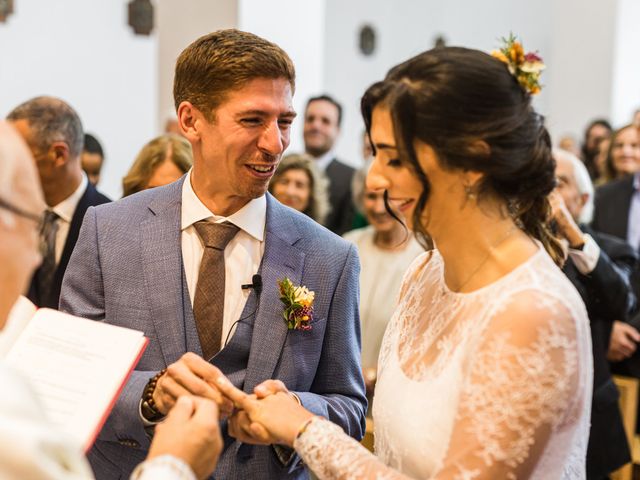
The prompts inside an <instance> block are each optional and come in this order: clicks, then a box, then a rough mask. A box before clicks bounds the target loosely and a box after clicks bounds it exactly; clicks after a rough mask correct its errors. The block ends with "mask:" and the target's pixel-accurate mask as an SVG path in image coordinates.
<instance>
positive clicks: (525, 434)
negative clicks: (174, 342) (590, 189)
mask: <svg viewBox="0 0 640 480" xmlns="http://www.w3.org/2000/svg"><path fill="white" fill-rule="evenodd" d="M503 60H504V59H503ZM512 71H514V69H512ZM517 73H518V72H517V70H516V74H517ZM518 80H521V78H520V79H517V78H515V77H514V76H513V75H512V74H511V73H510V71H509V69H508V68H507V67H506V66H505V64H504V63H503V62H501V61H500V60H499V59H496V58H493V57H492V56H489V55H487V54H485V53H482V52H479V51H476V50H469V49H464V48H453V47H452V48H437V49H434V50H430V51H428V52H425V53H422V54H420V55H418V56H416V57H414V58H412V59H410V60H408V61H406V62H405V63H402V64H400V65H398V66H396V67H395V68H393V69H392V70H391V71H390V72H389V73H388V74H387V76H386V78H385V79H384V81H382V82H379V83H376V84H374V85H373V86H371V87H370V88H369V89H368V90H367V92H366V93H365V95H364V97H363V99H362V111H363V115H364V119H365V122H366V125H367V127H368V130H369V132H370V135H371V140H372V143H373V146H374V147H375V152H376V156H375V161H374V164H373V166H372V168H371V171H370V173H369V177H368V179H367V182H368V185H369V186H370V187H371V188H375V189H378V190H381V191H382V190H384V191H385V195H386V196H387V198H388V202H389V203H390V204H391V205H393V206H394V207H395V208H397V209H398V210H400V211H401V212H402V213H403V214H404V215H405V217H406V218H407V219H408V226H409V227H410V228H412V229H413V230H414V231H415V233H416V236H417V237H418V238H420V239H422V241H423V242H424V243H425V245H426V246H427V247H429V248H428V251H427V252H426V253H425V254H423V255H422V256H421V257H419V258H418V259H417V260H416V261H415V262H414V264H413V265H412V266H411V268H410V269H409V271H408V272H407V274H406V276H405V279H404V282H403V286H402V289H401V292H400V296H399V300H398V305H397V308H396V311H395V314H394V316H393V318H392V320H391V322H390V324H389V326H388V328H387V331H386V334H385V338H384V340H383V346H382V350H381V353H380V360H379V365H380V367H379V374H378V383H377V387H376V397H375V404H374V410H373V417H374V424H375V446H376V453H377V457H376V456H373V455H372V454H370V453H369V452H368V451H367V450H365V449H364V448H363V447H361V446H360V444H358V443H357V442H356V441H355V440H353V439H351V438H349V437H348V436H347V435H346V434H345V433H343V432H342V430H341V429H340V428H339V427H338V426H336V425H334V424H332V423H331V422H329V421H328V420H325V419H322V418H320V417H316V416H313V414H311V413H310V412H308V411H307V410H305V409H304V408H303V407H302V406H300V405H299V404H298V403H296V401H295V399H293V398H292V396H291V395H287V391H286V387H285V386H284V385H283V384H281V383H280V382H277V381H268V382H267V383H265V384H263V385H262V386H260V387H258V388H257V389H256V392H255V394H254V395H247V394H245V393H243V392H240V391H239V390H235V389H234V388H233V387H232V386H231V385H230V384H229V382H227V381H225V379H224V378H221V379H219V380H218V382H219V384H220V388H221V389H222V390H223V391H224V392H225V393H226V394H227V395H228V396H229V397H231V398H232V399H233V400H234V401H235V403H236V405H237V406H238V408H241V409H243V410H244V411H245V412H246V414H247V415H248V416H249V418H250V420H251V422H252V423H251V427H250V428H251V430H252V432H253V433H254V434H255V435H260V436H262V437H263V438H264V439H265V440H267V439H268V440H270V441H272V442H277V443H281V444H284V445H288V446H291V447H293V448H295V450H296V451H297V453H298V454H299V455H300V456H301V458H302V460H303V461H304V462H305V464H306V465H307V466H308V467H309V468H310V469H311V470H312V471H313V472H314V473H315V474H316V475H317V476H318V477H319V478H321V479H354V478H372V479H404V478H421V479H424V478H429V479H516V478H517V479H521V478H535V479H553V478H558V479H559V478H563V479H574V478H584V477H585V465H584V459H585V452H586V447H587V439H588V435H589V411H590V399H591V391H590V389H591V384H592V366H591V344H590V340H589V331H588V320H587V315H586V312H585V309H584V305H583V304H582V302H581V300H580V298H579V296H578V294H577V293H576V292H575V290H574V289H573V287H572V286H571V284H570V283H569V281H568V280H566V279H565V277H564V275H563V274H562V272H561V271H560V269H559V268H558V267H557V266H556V264H557V263H560V262H561V261H562V258H563V253H562V250H561V247H560V244H559V243H558V242H557V241H556V239H555V238H554V237H552V236H551V234H550V233H549V231H548V229H547V227H546V221H547V218H548V215H549V204H548V201H547V195H548V194H549V193H550V192H551V191H552V190H553V188H554V162H553V160H552V157H551V149H550V140H549V135H548V133H547V131H546V129H545V127H544V126H543V121H542V118H541V116H540V115H538V114H537V113H536V112H535V111H534V110H533V108H532V106H531V99H530V96H531V91H532V89H531V88H529V87H531V86H532V85H530V84H529V85H525V87H526V88H525V87H523V86H521V85H523V84H526V82H523V81H520V82H519V81H518ZM533 86H534V87H536V88H537V84H536V85H533ZM554 262H555V263H554ZM339 374H340V372H336V375H339Z"/></svg>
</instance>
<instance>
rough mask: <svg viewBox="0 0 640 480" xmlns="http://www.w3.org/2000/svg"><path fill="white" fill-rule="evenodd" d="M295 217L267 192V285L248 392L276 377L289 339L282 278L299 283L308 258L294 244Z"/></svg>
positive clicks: (264, 260)
mask: <svg viewBox="0 0 640 480" xmlns="http://www.w3.org/2000/svg"><path fill="white" fill-rule="evenodd" d="M294 220H295V219H294V216H293V215H292V214H291V213H290V212H288V211H287V209H286V207H283V206H282V205H280V204H279V203H278V202H276V201H275V200H274V199H273V197H271V196H270V195H269V194H267V225H266V231H267V232H266V238H265V242H266V243H265V249H264V255H263V257H262V266H261V275H262V285H263V287H262V294H261V295H260V303H259V305H258V309H257V311H256V318H255V321H254V328H253V336H252V340H251V353H250V355H249V362H248V364H247V374H246V378H245V383H244V390H245V391H247V392H249V391H252V390H253V388H254V387H255V386H256V385H257V384H259V383H260V382H262V381H264V380H266V379H268V378H271V377H272V376H273V372H274V371H275V369H276V366H277V364H278V360H279V359H280V353H281V351H282V346H283V345H284V342H285V340H286V338H287V332H288V330H287V326H286V324H285V322H284V319H283V318H282V311H283V305H282V302H280V291H279V289H278V281H279V280H282V279H284V278H285V277H288V278H289V279H290V280H291V281H292V282H293V284H294V285H299V284H300V280H301V278H302V270H303V266H304V257H305V254H304V252H303V251H301V250H300V249H298V248H296V247H295V246H294V244H295V242H297V241H298V240H299V239H300V234H299V231H298V228H297V226H296V224H295V221H294Z"/></svg>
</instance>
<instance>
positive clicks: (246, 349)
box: [60, 177, 366, 480]
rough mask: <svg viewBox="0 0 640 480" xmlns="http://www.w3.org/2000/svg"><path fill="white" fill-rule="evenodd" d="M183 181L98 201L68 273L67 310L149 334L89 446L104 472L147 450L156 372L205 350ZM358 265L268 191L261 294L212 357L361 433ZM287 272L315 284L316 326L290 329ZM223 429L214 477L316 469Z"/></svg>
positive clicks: (241, 381) (293, 474) (246, 381)
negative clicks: (147, 400) (185, 242)
mask: <svg viewBox="0 0 640 480" xmlns="http://www.w3.org/2000/svg"><path fill="white" fill-rule="evenodd" d="M184 178H185V177H182V179H180V180H179V181H177V182H175V183H173V184H171V185H168V186H166V187H158V188H154V189H151V190H147V191H144V192H141V193H138V194H136V195H133V196H131V197H127V198H124V199H122V200H120V201H118V202H115V203H112V204H109V205H103V206H99V207H95V208H90V209H89V210H88V211H87V214H86V216H85V219H84V223H83V225H82V229H81V231H80V237H79V239H78V243H77V244H76V248H75V250H74V252H73V255H72V257H71V261H70V263H69V266H68V268H67V272H66V274H65V277H64V281H63V286H62V295H61V300H60V308H61V309H62V310H63V311H66V312H69V313H72V314H74V315H77V316H80V317H84V318H88V319H92V320H97V321H104V322H107V323H110V324H113V325H120V326H123V327H129V328H134V329H137V330H141V331H143V332H144V334H145V335H146V336H147V337H148V338H149V340H150V342H149V346H148V347H147V350H146V351H145V353H144V355H143V357H142V359H141V360H140V362H139V363H138V365H137V367H136V369H135V371H134V372H133V374H132V375H131V377H130V378H129V380H128V382H127V384H126V385H125V387H124V389H123V391H122V393H121V394H120V397H119V398H118V401H117V403H116V405H115V407H114V409H113V411H112V413H111V415H110V416H109V418H108V420H107V422H106V424H105V426H104V428H103V429H102V431H101V433H100V435H99V437H98V440H97V441H96V443H95V445H94V447H93V449H92V450H91V452H90V455H89V460H90V461H91V465H92V467H93V469H94V472H95V474H96V477H97V478H98V479H99V480H102V479H105V480H106V479H117V478H128V477H129V475H130V473H131V471H132V470H133V469H134V467H135V466H136V465H137V464H138V463H139V462H141V461H142V460H143V459H144V457H145V456H146V454H147V450H148V448H149V443H150V441H149V439H148V437H147V435H146V434H145V431H144V428H143V424H142V422H141V420H140V417H139V403H140V397H141V395H142V391H143V389H144V386H145V384H146V383H147V381H148V379H149V378H150V377H152V376H153V375H155V374H156V373H157V372H158V371H159V370H161V369H162V368H164V367H166V366H167V365H169V364H171V363H173V362H175V361H177V360H178V359H179V358H180V357H181V356H182V355H183V354H184V353H186V352H188V351H191V352H195V353H197V354H199V355H202V350H201V347H200V344H199V341H198V333H197V330H196V326H195V322H194V319H193V311H192V309H191V303H190V300H189V293H188V289H187V284H186V280H185V275H184V267H183V264H182V253H181V231H180V219H181V200H182V197H181V194H182V183H183V181H184ZM359 270H360V268H359V261H358V255H357V252H356V249H355V247H354V246H353V245H351V244H349V243H347V242H346V241H344V240H342V239H341V238H339V237H338V236H336V235H334V234H333V233H331V232H329V231H328V230H326V229H325V228H323V227H321V226H319V225H318V224H316V223H315V222H313V221H312V220H310V219H309V218H308V217H306V216H305V215H303V214H300V213H298V212H296V211H294V210H292V209H290V208H288V207H285V206H283V205H281V204H280V203H278V202H277V201H276V200H275V199H274V198H273V197H272V196H270V195H269V194H267V219H266V236H265V250H264V256H263V259H262V263H261V266H260V270H259V272H258V273H259V274H260V275H261V276H262V283H263V288H262V292H261V293H260V294H257V293H256V292H255V291H253V292H252V293H251V294H250V296H249V298H248V300H247V304H246V306H245V309H244V312H243V313H242V316H241V317H240V319H239V322H238V327H237V329H236V331H235V333H234V335H233V336H232V337H231V339H230V340H229V343H228V344H227V345H226V347H225V348H224V349H222V350H221V351H220V353H219V354H218V355H216V357H214V359H213V360H212V363H213V364H214V365H215V366H217V367H218V368H220V369H221V370H222V372H223V373H225V374H226V375H227V376H228V377H229V379H230V380H231V381H232V382H233V383H234V384H235V385H236V386H237V387H239V388H242V389H243V390H244V391H246V392H252V391H253V388H254V387H255V386H256V385H258V384H259V383H260V382H262V381H264V380H266V379H269V378H275V379H279V380H282V381H283V382H284V383H285V385H287V387H288V388H289V389H290V390H291V391H293V392H295V393H296V394H297V395H298V396H299V397H300V400H301V401H302V404H303V405H304V406H305V407H306V408H307V409H308V410H310V411H312V412H314V413H316V414H318V415H322V416H324V417H326V418H328V419H329V420H331V421H333V422H335V423H336V424H338V425H340V426H341V427H342V428H343V429H344V430H345V432H347V433H348V434H349V435H351V436H352V437H354V438H356V439H360V438H361V437H362V436H363V434H364V428H365V411H366V399H365V393H364V383H363V380H362V374H361V367H360V325H359V316H358V291H359V288H358V275H359ZM285 277H288V278H290V279H291V281H292V282H293V283H294V284H295V285H305V286H307V287H308V288H309V289H310V290H313V291H314V292H315V303H314V319H313V322H312V329H311V330H310V331H298V330H291V331H290V330H287V328H286V325H285V322H284V319H283V317H282V312H283V306H282V303H281V302H280V299H279V291H278V285H277V284H278V281H279V280H281V279H283V278H285ZM226 430H227V428H226V423H225V422H223V423H222V431H223V436H224V440H225V449H224V451H223V454H222V455H221V457H220V461H219V463H218V467H217V469H216V471H215V472H214V475H213V477H212V478H216V479H263V478H264V479H293V478H295V479H298V478H300V479H304V478H308V475H309V474H308V472H307V470H306V469H305V468H304V466H303V465H302V463H301V462H299V459H298V458H297V457H292V460H291V461H289V462H286V463H285V462H284V461H283V460H282V455H280V456H279V455H277V454H276V449H274V447H270V446H253V445H247V444H241V443H240V442H238V441H236V440H235V439H233V438H230V437H229V436H228V435H227V433H226ZM176 441H180V440H179V439H176ZM280 453H282V452H281V451H280Z"/></svg>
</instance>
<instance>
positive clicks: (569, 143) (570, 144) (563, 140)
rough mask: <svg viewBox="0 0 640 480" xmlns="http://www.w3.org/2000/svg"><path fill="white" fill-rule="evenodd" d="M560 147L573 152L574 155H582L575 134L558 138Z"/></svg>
mask: <svg viewBox="0 0 640 480" xmlns="http://www.w3.org/2000/svg"><path fill="white" fill-rule="evenodd" d="M558 148H560V149H561V150H565V151H567V152H571V153H573V154H574V155H580V147H579V146H578V142H577V141H576V139H575V137H574V136H573V135H563V136H562V137H560V140H558Z"/></svg>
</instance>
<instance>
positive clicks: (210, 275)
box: [193, 220, 239, 360]
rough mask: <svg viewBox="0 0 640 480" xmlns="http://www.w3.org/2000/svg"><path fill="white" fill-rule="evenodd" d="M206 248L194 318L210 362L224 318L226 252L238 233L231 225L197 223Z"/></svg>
mask: <svg viewBox="0 0 640 480" xmlns="http://www.w3.org/2000/svg"><path fill="white" fill-rule="evenodd" d="M194 227H195V229H196V231H197V232H198V235H200V238H201V239H202V242H203V243H204V246H205V249H204V254H203V255H202V262H201V263H200V271H199V272H198V285H197V286H196V294H195V297H194V299H193V315H194V317H195V320H196V328H197V330H198V337H199V338H200V345H201V346H202V355H203V357H204V359H205V360H209V359H210V358H211V357H213V356H214V355H215V354H216V353H218V351H219V350H220V344H221V342H222V323H223V318H224V317H223V315H224V284H225V281H224V280H225V272H224V249H225V247H226V246H227V244H228V243H229V242H230V241H231V239H232V238H233V237H234V236H235V235H236V233H238V230H239V228H238V227H236V226H235V225H232V224H231V223H228V222H224V223H211V222H207V221H205V220H203V221H200V222H196V223H195V224H194Z"/></svg>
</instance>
